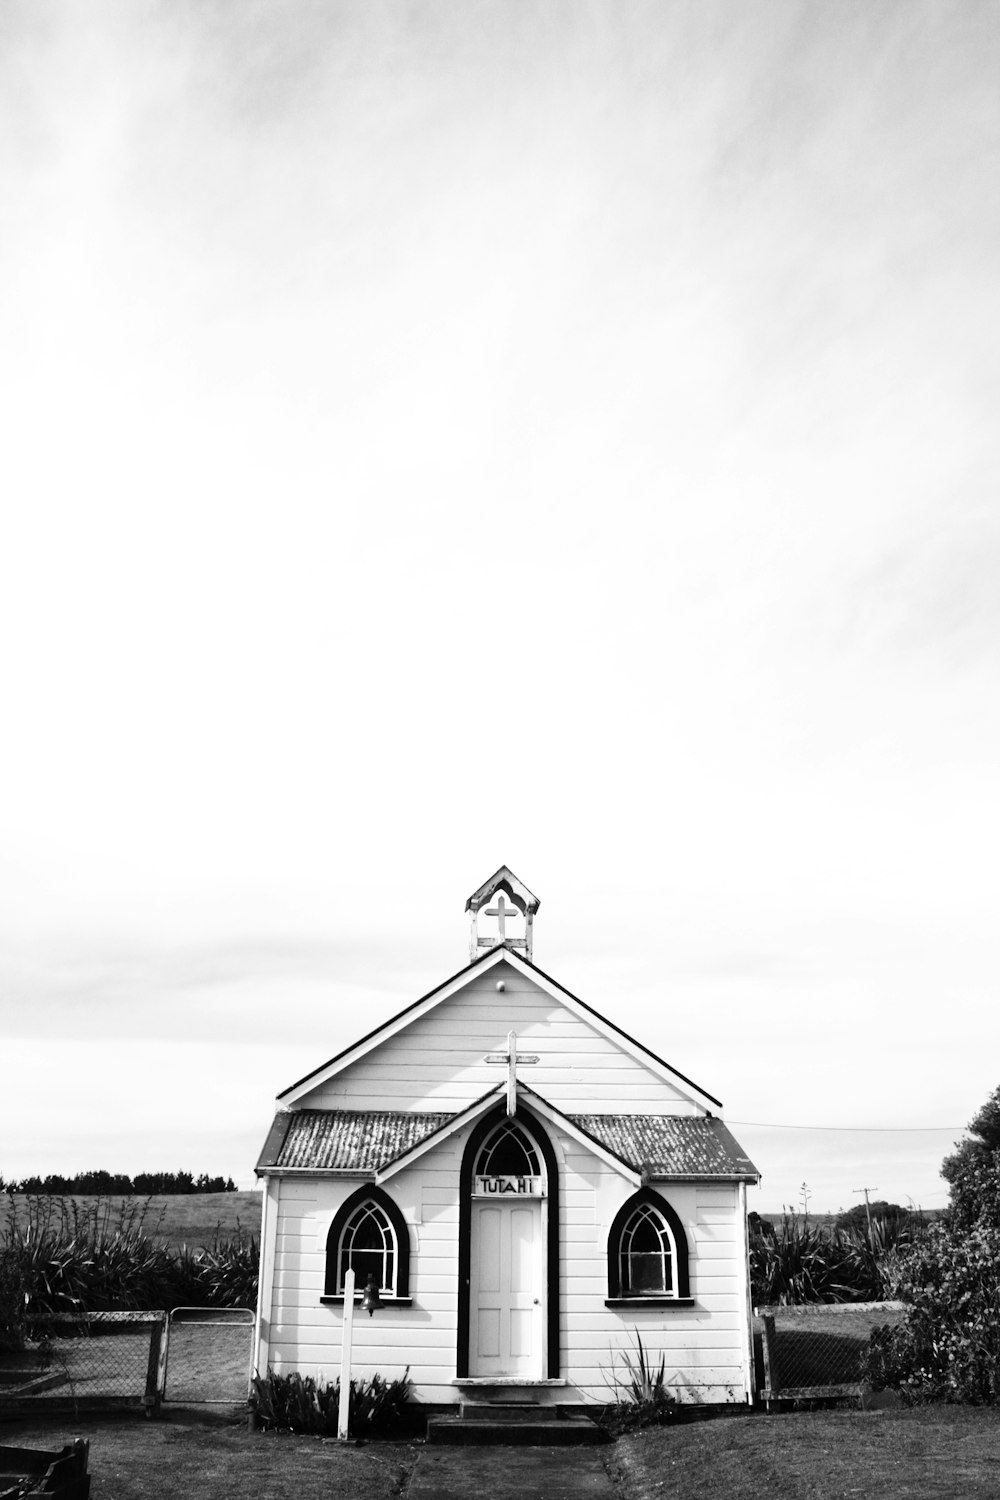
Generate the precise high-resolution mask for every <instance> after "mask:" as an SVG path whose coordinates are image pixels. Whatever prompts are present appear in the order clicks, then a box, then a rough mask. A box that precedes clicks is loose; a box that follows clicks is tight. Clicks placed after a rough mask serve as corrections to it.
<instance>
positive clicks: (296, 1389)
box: [250, 1366, 412, 1438]
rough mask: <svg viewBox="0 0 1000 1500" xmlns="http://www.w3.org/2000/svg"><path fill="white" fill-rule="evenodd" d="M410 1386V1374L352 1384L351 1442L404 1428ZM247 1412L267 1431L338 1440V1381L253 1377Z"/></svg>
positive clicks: (271, 1375) (269, 1374)
mask: <svg viewBox="0 0 1000 1500" xmlns="http://www.w3.org/2000/svg"><path fill="white" fill-rule="evenodd" d="M411 1389H412V1383H411V1381H410V1369H409V1366H407V1368H406V1370H405V1372H404V1374H403V1375H402V1376H401V1377H400V1378H399V1379H397V1380H386V1379H385V1377H384V1376H382V1375H378V1374H376V1375H373V1376H372V1377H371V1379H370V1380H365V1379H358V1380H352V1381H351V1392H350V1396H349V1398H348V1431H349V1432H350V1435H351V1437H354V1438H363V1437H371V1436H374V1435H378V1436H387V1435H388V1434H389V1433H391V1432H392V1431H394V1430H399V1429H400V1428H401V1427H403V1426H405V1425H407V1423H408V1417H409V1413H408V1412H407V1410H406V1407H407V1403H408V1401H409V1397H410V1391H411ZM250 1407H251V1410H252V1411H253V1412H254V1413H255V1414H256V1416H257V1420H258V1421H259V1422H260V1424H261V1426H262V1427H264V1428H265V1429H267V1428H273V1429H275V1430H283V1431H287V1432H308V1433H318V1434H320V1435H321V1436H327V1437H333V1436H336V1433H337V1426H338V1415H339V1410H340V1381H339V1380H336V1381H334V1382H333V1384H332V1385H331V1384H328V1383H326V1382H318V1381H316V1380H314V1379H313V1377H312V1376H311V1375H300V1374H299V1372H298V1371H297V1370H293V1371H291V1372H290V1373H289V1374H287V1375H282V1374H277V1373H275V1371H274V1370H270V1369H269V1370H268V1372H267V1374H266V1375H264V1376H260V1375H255V1376H254V1378H253V1389H252V1391H251V1395H250Z"/></svg>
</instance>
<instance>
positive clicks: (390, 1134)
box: [258, 1106, 759, 1178]
mask: <svg viewBox="0 0 1000 1500" xmlns="http://www.w3.org/2000/svg"><path fill="white" fill-rule="evenodd" d="M550 1108H551V1106H550ZM456 1118H457V1116H456V1115H454V1114H438V1113H429V1112H423V1113H420V1114H409V1113H406V1112H404V1111H403V1110H355V1109H302V1110H294V1111H292V1113H291V1114H287V1115H279V1116H278V1117H277V1119H276V1120H275V1125H274V1127H272V1132H271V1135H270V1136H269V1137H268V1146H270V1147H271V1149H270V1151H267V1150H265V1152H264V1153H263V1154H262V1156H261V1159H260V1162H259V1163H258V1170H260V1171H266V1170H268V1169H271V1168H273V1169H274V1170H277V1171H281V1170H283V1169H286V1170H287V1169H290V1170H298V1171H319V1172H323V1171H327V1172H329V1171H342V1172H375V1171H377V1170H378V1169H379V1168H380V1167H384V1166H387V1165H388V1164H389V1162H391V1161H395V1160H396V1158H397V1157H399V1156H402V1155H403V1153H404V1152H406V1151H410V1150H412V1148H413V1147H414V1146H417V1145H419V1144H420V1142H421V1141H423V1140H426V1138H427V1137H428V1136H430V1135H433V1134H434V1132H435V1131H438V1130H441V1129H443V1128H444V1127H445V1126H447V1125H448V1124H449V1123H450V1122H451V1121H452V1120H454V1119H456ZM565 1118H566V1119H567V1120H569V1121H570V1122H571V1123H572V1124H573V1125H575V1126H576V1127H577V1129H578V1130H582V1131H583V1132H584V1133H585V1134H586V1135H588V1136H590V1137H591V1138H592V1139H593V1140H594V1141H596V1142H597V1143H598V1144H600V1145H601V1146H603V1147H604V1148H605V1150H607V1151H610V1152H612V1154H613V1155H615V1156H617V1157H618V1158H619V1160H621V1161H623V1162H625V1163H626V1164H627V1165H628V1166H630V1167H632V1168H634V1169H635V1170H636V1171H643V1172H646V1173H647V1174H648V1175H649V1176H650V1177H727V1178H756V1177H757V1176H758V1175H759V1174H758V1172H757V1169H756V1167H755V1166H754V1164H753V1162H752V1161H751V1160H750V1158H749V1157H748V1156H745V1155H744V1154H743V1152H742V1151H741V1149H740V1147H739V1144H738V1143H737V1142H736V1141H735V1140H734V1139H733V1137H732V1136H731V1135H730V1133H729V1131H728V1130H727V1129H726V1127H725V1125H724V1124H723V1123H722V1121H721V1120H717V1119H715V1118H714V1117H712V1116H698V1115H590V1114H588V1115H566V1116H565ZM279 1126H280V1128H279ZM282 1131H283V1139H281V1136H282ZM279 1139H280V1140H281V1144H280V1146H278V1144H277V1143H278V1141H279ZM268 1157H269V1158H270V1160H268V1159H266V1158H268Z"/></svg>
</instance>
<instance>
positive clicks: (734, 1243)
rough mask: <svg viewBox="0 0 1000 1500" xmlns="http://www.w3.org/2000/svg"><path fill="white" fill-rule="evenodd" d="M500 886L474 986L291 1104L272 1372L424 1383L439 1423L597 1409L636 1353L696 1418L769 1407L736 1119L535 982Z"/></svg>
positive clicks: (481, 894)
mask: <svg viewBox="0 0 1000 1500" xmlns="http://www.w3.org/2000/svg"><path fill="white" fill-rule="evenodd" d="M538 907H539V902H538V898H537V897H536V896H534V895H532V893H531V891H529V890H528V888H527V887H526V886H525V885H522V883H521V882H520V881H519V880H518V879H517V877H516V876H515V875H514V874H513V873H512V872H511V871H510V870H509V869H508V868H507V867H506V866H503V867H502V868H501V869H499V870H498V871H497V872H496V874H495V875H493V876H492V878H491V879H490V880H488V881H487V882H486V883H485V885H482V886H480V887H479V889H478V890H477V891H475V892H474V893H473V894H472V895H471V896H470V897H469V899H468V901H467V902H466V910H467V911H468V912H469V913H470V918H471V937H470V948H469V962H468V964H467V965H466V966H465V967H464V968H463V969H462V970H461V971H460V972H459V973H458V974H455V975H454V976H453V977H452V978H450V979H446V980H445V981H444V982H443V983H442V984H439V985H438V986H437V987H436V988H434V989H432V990H431V991H430V992H429V993H428V994H426V995H424V996H423V997H422V998H421V999H419V1000H416V1001H414V1002H413V1004H412V1005H409V1006H408V1007H407V1008H406V1009H405V1010H402V1011H400V1013H399V1014H398V1015H396V1016H394V1017H393V1018H392V1019H391V1020H389V1021H386V1022H385V1023H384V1024H383V1025H381V1026H379V1027H378V1028H377V1029H376V1030H374V1031H372V1032H369V1034H368V1035H367V1036H364V1037H362V1038H361V1040H360V1041H358V1042H356V1043H355V1044H354V1045H353V1046H352V1047H349V1048H348V1049H347V1050H346V1051H344V1052H341V1053H340V1054H339V1055H338V1056H337V1057H334V1058H332V1059H331V1060H330V1061H329V1062H326V1063H324V1064H323V1065H322V1066H321V1067H318V1068H316V1069H315V1071H314V1072H312V1073H309V1074H308V1075H307V1076H306V1077H305V1078H302V1079H300V1080H299V1081H298V1083H293V1084H292V1085H291V1087H290V1088H287V1089H285V1090H284V1092H283V1093H281V1094H279V1096H278V1099H277V1114H276V1115H275V1118H274V1123H273V1125H272V1126H271V1130H270V1133H269V1135H268V1137H267V1141H266V1143H265V1145H264V1149H263V1151H262V1153H261V1156H260V1160H259V1161H258V1163H257V1169H256V1170H257V1175H258V1176H259V1177H261V1178H262V1179H263V1185H264V1207H263V1223H262V1233H261V1271H260V1296H259V1303H258V1313H257V1326H256V1334H255V1355H254V1363H255V1368H256V1369H257V1370H258V1371H260V1372H261V1373H263V1372H264V1371H265V1370H266V1369H267V1368H268V1367H269V1366H270V1367H271V1368H272V1369H274V1370H276V1371H281V1372H285V1373H287V1372H289V1371H291V1370H298V1371H301V1372H302V1373H303V1374H309V1375H313V1376H315V1377H316V1378H317V1379H322V1380H330V1381H333V1380H334V1379H335V1378H336V1376H337V1373H338V1370H339V1361H340V1350H341V1338H342V1331H343V1305H344V1277H345V1273H346V1272H347V1270H348V1268H353V1270H354V1273H355V1281H356V1286H357V1292H356V1300H357V1301H360V1299H361V1296H362V1294H363V1291H364V1290H365V1289H368V1297H369V1299H371V1296H372V1293H373V1291H377V1294H378V1299H377V1300H378V1304H379V1310H378V1312H377V1314H376V1315H374V1316H372V1317H370V1318H369V1317H365V1316H363V1315H362V1316H360V1317H356V1318H355V1320H354V1343H353V1367H354V1370H355V1373H360V1374H365V1375H371V1374H373V1373H374V1372H375V1371H378V1372H380V1373H381V1374H382V1375H384V1376H386V1377H387V1378H390V1379H391V1378H393V1377H395V1376H399V1375H402V1373H403V1371H404V1369H405V1368H406V1367H407V1366H409V1369H410V1376H411V1379H412V1381H413V1383H414V1391H413V1394H414V1397H415V1399H416V1400H418V1401H421V1402H423V1403H426V1404H427V1405H428V1406H433V1407H446V1406H453V1405H457V1403H459V1402H460V1401H462V1402H467V1401H469V1400H476V1399H483V1400H486V1401H489V1400H490V1399H497V1400H500V1399H502V1400H509V1401H515V1400H516V1401H518V1402H522V1403H527V1404H531V1403H538V1404H542V1405H547V1404H558V1405H559V1406H561V1407H565V1406H567V1405H570V1406H581V1407H582V1406H591V1407H592V1406H595V1405H596V1406H603V1405H606V1404H607V1403H608V1402H609V1401H610V1400H612V1399H613V1395H612V1392H611V1389H610V1387H609V1381H610V1379H611V1374H612V1367H613V1366H617V1367H619V1368H620V1353H621V1352H622V1351H625V1350H630V1351H631V1352H632V1353H633V1354H634V1351H635V1334H636V1332H638V1334H639V1335H640V1336H641V1338H642V1342H643V1345H644V1346H645V1349H646V1351H647V1353H648V1354H649V1355H650V1356H651V1357H652V1358H653V1359H654V1360H655V1363H656V1365H657V1366H658V1365H659V1361H660V1359H661V1357H664V1358H665V1360H666V1369H667V1375H668V1378H669V1380H670V1383H671V1386H672V1388H673V1389H674V1391H675V1393H676V1396H677V1398H678V1399H679V1400H684V1401H702V1402H713V1403H716V1402H726V1403H733V1402H737V1403H745V1402H750V1401H752V1399H753V1350H752V1340H751V1321H750V1287H749V1274H748V1259H747V1212H746V1190H747V1185H748V1184H751V1183H756V1182H757V1181H758V1173H757V1170H756V1168H755V1167H754V1165H753V1163H752V1162H751V1161H750V1160H749V1159H748V1158H747V1156H746V1155H745V1154H744V1152H743V1150H742V1149H741V1147H740V1146H739V1144H738V1143H737V1141H735V1140H734V1138H733V1136H732V1135H731V1134H730V1133H729V1131H728V1130H727V1129H726V1126H725V1125H724V1124H723V1122H722V1120H721V1118H720V1113H719V1112H720V1111H721V1105H720V1103H719V1101H718V1100H717V1099H715V1098H713V1097H712V1095H711V1094H708V1093H706V1092H705V1090H704V1089H702V1088H699V1086H698V1085H697V1084H695V1083H692V1082H691V1080H690V1079H689V1078H686V1077H685V1076H684V1075H683V1074H682V1073H679V1072H678V1071H677V1070H676V1069H675V1068H673V1067H671V1066H670V1064H669V1063H667V1062H664V1061H663V1059H662V1058H660V1057H658V1056H657V1055H656V1054H655V1053H654V1052H651V1051H650V1050H649V1049H648V1047H646V1046H644V1045H643V1044H642V1042H640V1041H637V1040H636V1039H635V1038H633V1037H631V1036H628V1035H627V1034H626V1033H625V1032H624V1031H622V1030H621V1028H620V1027H618V1026H617V1025H616V1024H615V1023H614V1021H612V1020H609V1019H608V1018H607V1017H605V1016H602V1015H600V1014H599V1013H598V1012H597V1011H596V1010H593V1009H592V1008H591V1007H590V1006H589V1005H587V1004H586V1003H585V1002H584V1001H583V1000H580V999H578V998H577V997H576V995H573V994H571V993H570V991H569V990H566V989H564V988H563V986H562V985H561V984H559V983H558V982H557V981H556V980H554V979H552V978H550V976H549V975H548V974H545V973H543V972H542V970H541V969H539V968H536V967H535V965H534V963H533V962H532V939H533V926H534V922H535V916H536V913H537V912H538Z"/></svg>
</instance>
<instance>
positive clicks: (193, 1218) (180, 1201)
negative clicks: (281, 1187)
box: [0, 1192, 263, 1247]
mask: <svg viewBox="0 0 1000 1500" xmlns="http://www.w3.org/2000/svg"><path fill="white" fill-rule="evenodd" d="M36 1201H43V1202H44V1201H45V1200H36ZM51 1201H52V1215H53V1219H54V1221H55V1222H58V1217H59V1205H60V1204H61V1203H65V1204H66V1205H67V1206H68V1205H69V1204H71V1203H73V1204H76V1205H77V1206H78V1207H79V1209H81V1210H82V1211H83V1212H84V1213H86V1212H87V1210H88V1209H92V1208H93V1207H95V1206H97V1207H98V1208H99V1210H100V1212H101V1214H102V1217H103V1215H104V1213H105V1211H107V1213H108V1222H109V1223H110V1224H111V1225H114V1224H116V1223H118V1222H120V1219H119V1216H120V1215H121V1214H123V1213H124V1214H125V1215H129V1214H132V1213H134V1212H135V1213H139V1214H141V1215H142V1227H143V1230H144V1231H145V1233H146V1234H147V1235H149V1237H150V1239H153V1240H156V1241H157V1242H158V1243H160V1244H164V1245H170V1246H174V1247H176V1246H178V1245H209V1244H211V1242H212V1240H213V1239H214V1238H215V1236H216V1234H218V1235H219V1236H220V1237H221V1238H223V1239H228V1238H230V1237H231V1236H233V1235H235V1234H236V1233H237V1232H238V1231H239V1230H241V1229H242V1230H243V1232H244V1233H247V1234H255V1235H259V1234H260V1214H261V1204H262V1201H263V1195H262V1194H261V1193H254V1192H251V1193H183V1194H179V1195H177V1194H170V1195H160V1196H155V1197H151V1198H148V1199H146V1198H142V1197H118V1196H115V1195H111V1196H109V1197H107V1198H94V1197H86V1196H83V1195H79V1194H73V1196H72V1197H69V1196H67V1197H65V1198H62V1199H53V1200H51ZM11 1203H12V1204H13V1206H14V1212H15V1213H16V1214H17V1217H18V1219H19V1220H20V1222H21V1223H24V1222H25V1221H26V1219H27V1215H28V1201H27V1199H26V1198H25V1197H24V1196H23V1195H22V1194H19V1193H15V1194H14V1195H13V1197H10V1196H9V1195H7V1194H3V1195H0V1231H2V1228H3V1226H4V1224H5V1223H6V1222H7V1218H8V1215H9V1213H10V1207H9V1205H10V1204H11Z"/></svg>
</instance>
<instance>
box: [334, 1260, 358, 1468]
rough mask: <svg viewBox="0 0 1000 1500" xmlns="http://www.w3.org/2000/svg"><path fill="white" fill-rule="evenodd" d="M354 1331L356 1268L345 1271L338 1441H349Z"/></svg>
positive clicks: (351, 1267)
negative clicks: (352, 1339)
mask: <svg viewBox="0 0 1000 1500" xmlns="http://www.w3.org/2000/svg"><path fill="white" fill-rule="evenodd" d="M353 1333H354V1268H353V1266H348V1268H347V1270H346V1272H345V1273H344V1337H343V1339H342V1340H341V1345H340V1408H339V1411H338V1415H337V1441H338V1442H340V1443H346V1442H347V1424H348V1421H349V1417H350V1400H351V1337H352V1335H353Z"/></svg>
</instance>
